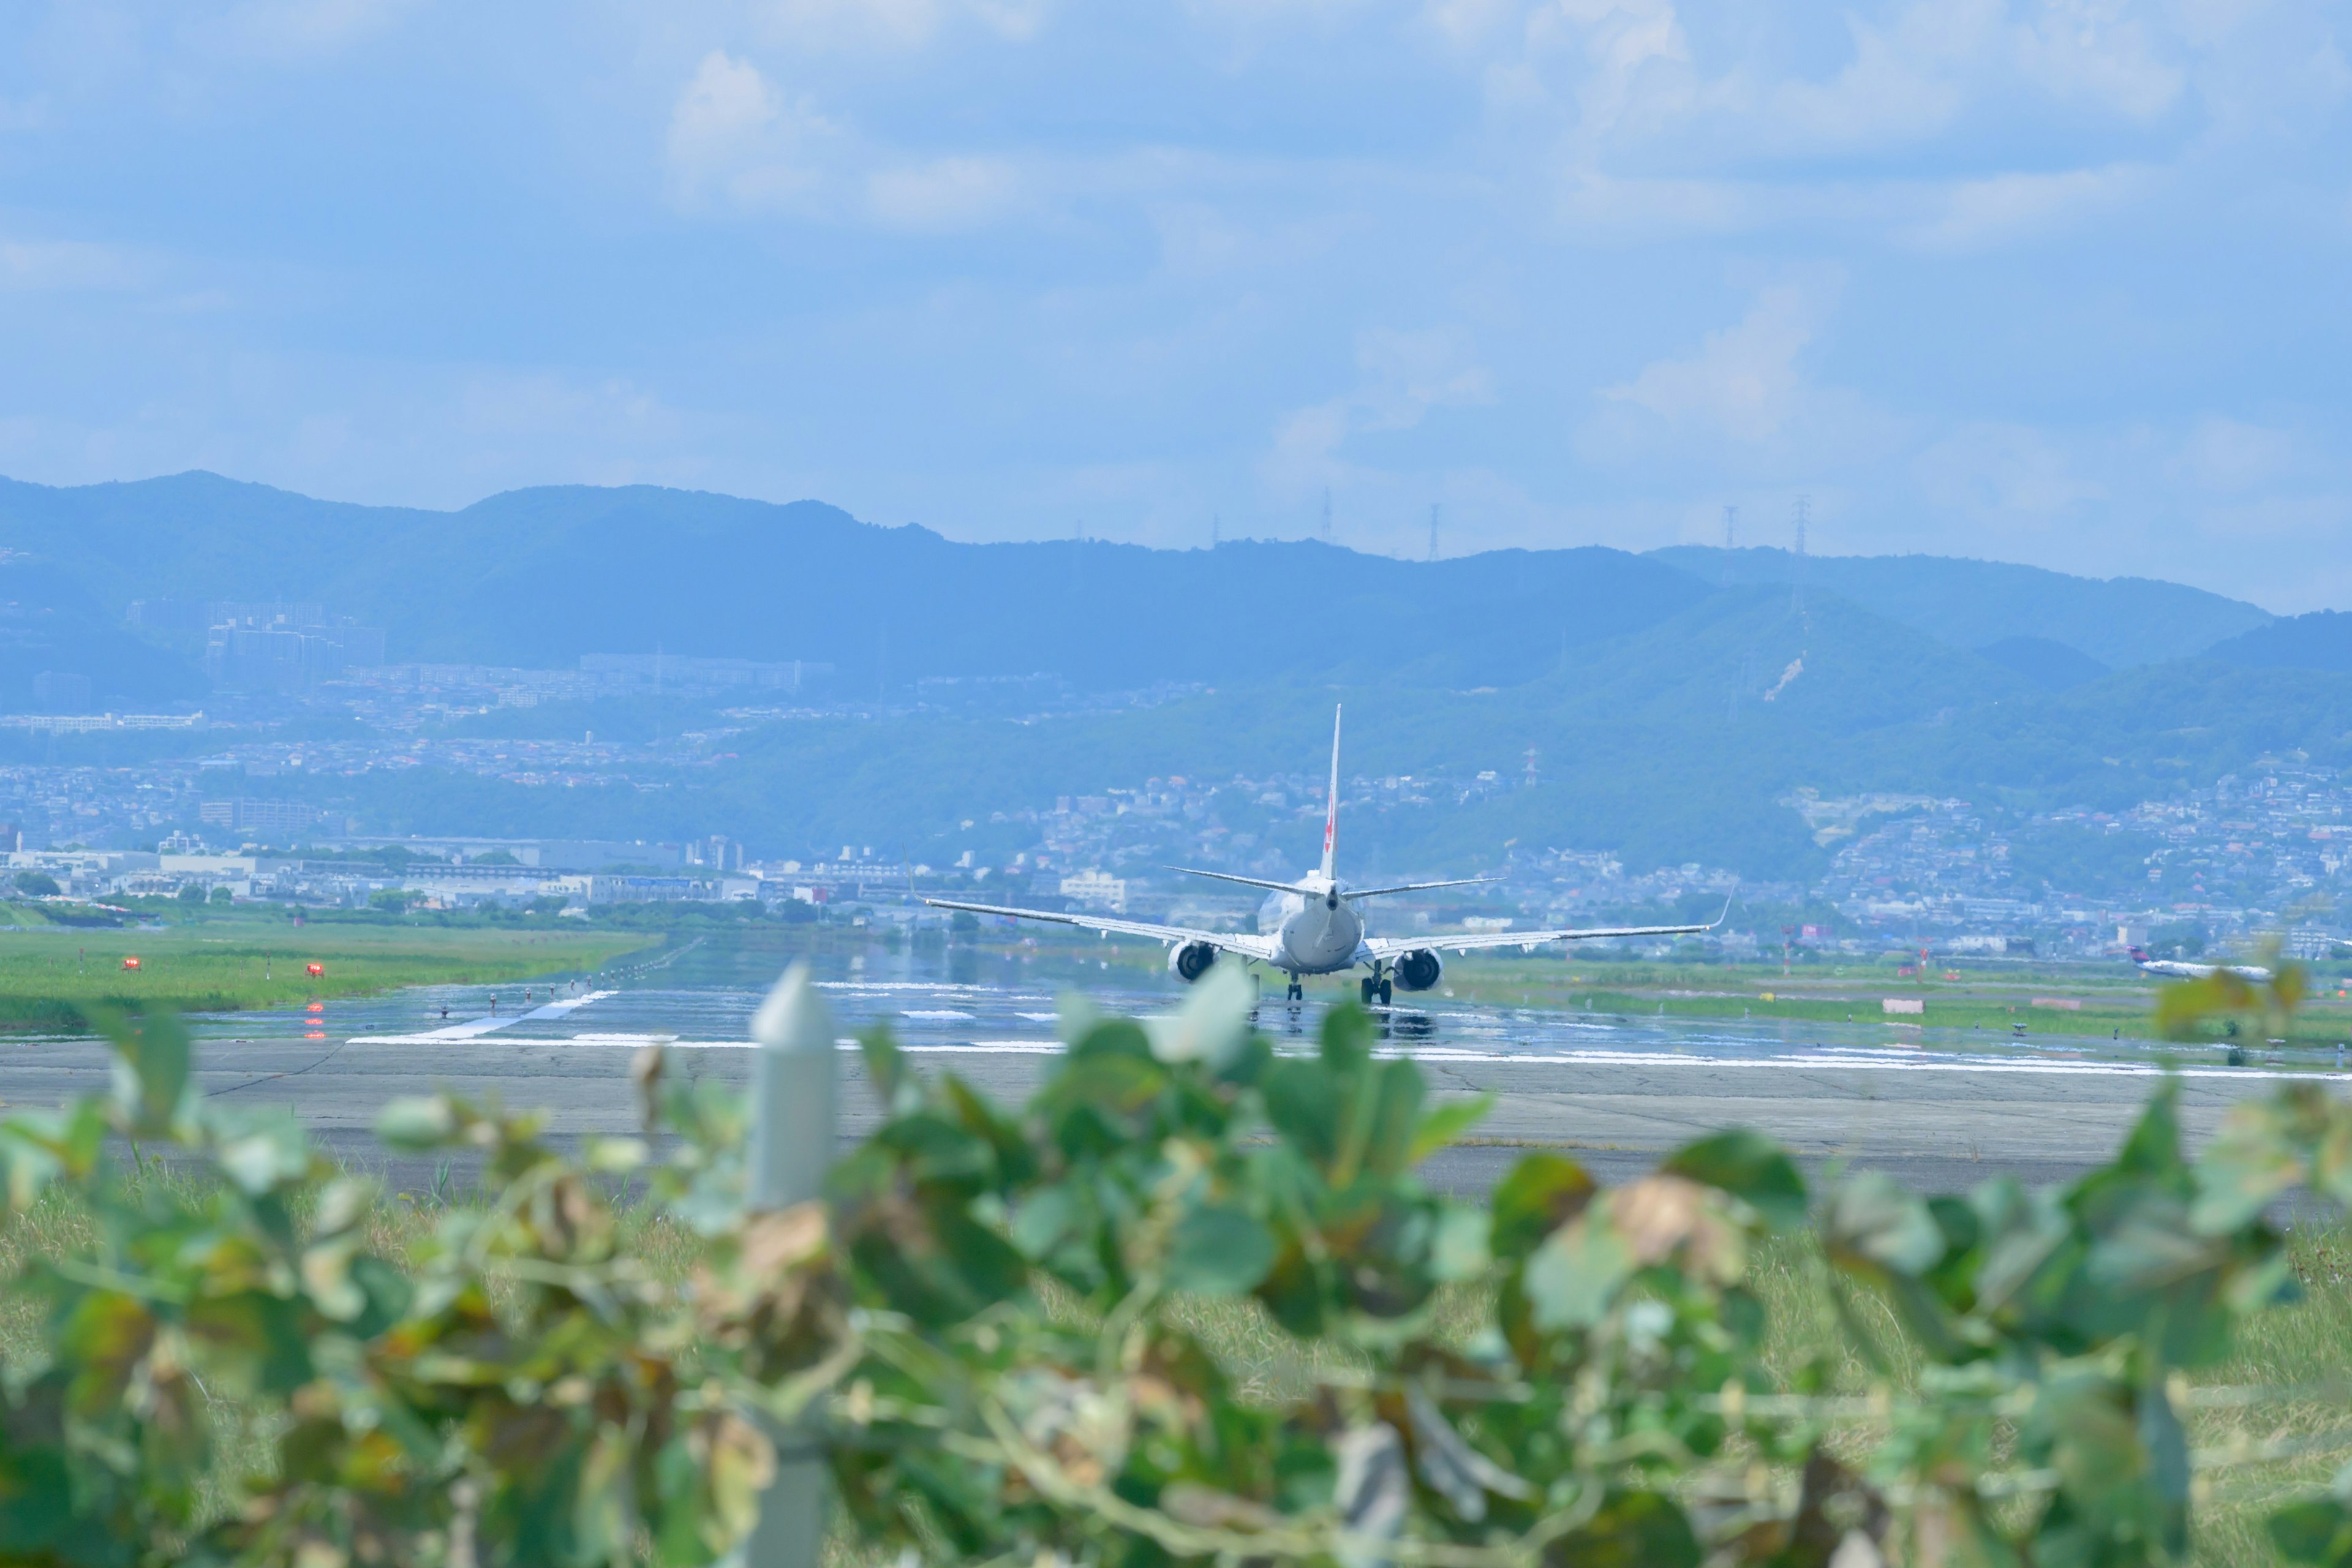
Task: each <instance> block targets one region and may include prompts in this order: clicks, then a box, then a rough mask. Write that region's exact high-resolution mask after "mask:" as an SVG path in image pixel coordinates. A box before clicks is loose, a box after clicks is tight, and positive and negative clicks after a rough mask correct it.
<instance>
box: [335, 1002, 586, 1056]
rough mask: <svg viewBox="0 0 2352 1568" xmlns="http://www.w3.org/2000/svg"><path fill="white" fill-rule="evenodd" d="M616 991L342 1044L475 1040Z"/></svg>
mask: <svg viewBox="0 0 2352 1568" xmlns="http://www.w3.org/2000/svg"><path fill="white" fill-rule="evenodd" d="M618 994H619V993H618V992H615V991H591V992H590V993H588V994H586V995H585V996H567V997H565V998H564V999H563V1000H562V1001H561V1002H550V1003H548V1004H547V1005H544V1006H541V1007H534V1008H532V1009H531V1010H530V1012H528V1013H512V1014H509V1015H508V1016H506V1017H503V1018H501V1017H499V1016H498V1015H497V1014H496V1013H486V1014H484V1015H483V1016H480V1017H478V1018H468V1019H467V1020H466V1021H465V1022H464V1023H462V1024H451V1025H449V1026H447V1027H446V1028H440V1029H429V1030H426V1031H425V1032H424V1033H422V1034H415V1035H353V1036H352V1037H351V1038H350V1039H348V1040H346V1041H344V1042H343V1043H344V1044H345V1045H350V1046H426V1045H438V1044H442V1043H444V1042H446V1041H449V1040H478V1039H479V1038H481V1037H483V1036H484V1035H488V1034H495V1033H497V1032H498V1031H499V1030H500V1029H505V1028H510V1027H512V1026H515V1025H517V1024H522V1023H529V1022H531V1021H533V1020H536V1019H542V1018H568V1017H570V1016H572V1014H574V1013H576V1012H578V1011H579V1010H580V1009H581V1008H583V1007H585V1006H586V1005H588V1004H589V1003H591V1002H599V1001H602V1000H604V998H605V997H607V996H615V995H618Z"/></svg>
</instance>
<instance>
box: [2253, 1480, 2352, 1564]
mask: <svg viewBox="0 0 2352 1568" xmlns="http://www.w3.org/2000/svg"><path fill="white" fill-rule="evenodd" d="M2270 1531H2271V1542H2272V1543H2273V1545H2275V1546H2276V1547H2277V1548H2278V1549H2279V1555H2280V1556H2282V1557H2284V1558H2285V1559H2286V1560H2287V1561H2288V1562H2290V1563H2323V1564H2325V1565H2326V1568H2352V1509H2347V1508H2346V1507H2345V1506H2344V1504H2343V1503H2341V1502H2339V1501H2337V1500H2336V1499H2334V1498H2332V1497H2324V1498H2312V1499H2309V1500H2306V1501H2304V1502H2296V1503H2289V1504H2288V1505H2287V1506H2286V1507H2284V1508H2283V1509H2281V1510H2278V1511H2277V1512H2276V1513H2274V1514H2273V1515H2271V1519H2270Z"/></svg>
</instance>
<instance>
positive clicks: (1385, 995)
mask: <svg viewBox="0 0 2352 1568" xmlns="http://www.w3.org/2000/svg"><path fill="white" fill-rule="evenodd" d="M1395 994H1396V993H1395V992H1394V991H1392V990H1391V989H1390V986H1389V983H1388V982H1387V981H1385V980H1383V981H1381V1006H1383V1007H1385V1006H1387V1005H1389V998H1390V997H1391V996H1393V995H1395Z"/></svg>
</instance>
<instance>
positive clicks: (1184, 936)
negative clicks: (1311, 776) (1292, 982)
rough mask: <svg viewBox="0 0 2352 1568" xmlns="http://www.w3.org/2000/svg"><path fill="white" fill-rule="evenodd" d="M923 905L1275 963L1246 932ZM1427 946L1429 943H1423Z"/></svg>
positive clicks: (1269, 943) (1263, 941) (1269, 948)
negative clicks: (1198, 945)
mask: <svg viewBox="0 0 2352 1568" xmlns="http://www.w3.org/2000/svg"><path fill="white" fill-rule="evenodd" d="M923 902H925V903H927V904H929V905H930V906H931V908H933V909H935V910H966V911H967V912H969V913H971V914H975V915H1007V916H1010V917H1011V918H1013V919H1014V920H1021V921H1048V922H1049V923H1051V924H1054V925H1064V926H1076V927H1078V928H1079V929H1081V930H1083V931H1104V932H1107V933H1108V934H1110V935H1112V936H1139V937H1144V938H1147V939H1149V940H1150V941H1152V942H1171V943H1172V942H1207V943H1208V944H1209V945H1210V946H1211V947H1213V948H1215V949H1217V950H1218V951H1219V952H1237V953H1239V954H1241V955H1242V956H1243V957H1244V958H1255V959H1258V960H1260V961H1262V962H1264V963H1273V962H1274V944H1275V939H1274V938H1273V937H1270V936H1252V935H1250V934H1249V933H1248V932H1246V931H1194V930H1192V928H1191V927H1189V926H1162V925H1153V924H1151V923H1150V921H1122V920H1110V919H1106V918H1105V917H1103V916H1101V915H1068V914H1063V913H1061V912H1060V911H1058V910H1016V909H1011V908H1008V907H1006V906H1004V905H1003V904H966V903H960V902H958V901H957V900H953V899H925V900H923ZM1422 945H1423V946H1424V947H1426V946H1427V945H1428V943H1426V942H1424V943H1423V944H1422Z"/></svg>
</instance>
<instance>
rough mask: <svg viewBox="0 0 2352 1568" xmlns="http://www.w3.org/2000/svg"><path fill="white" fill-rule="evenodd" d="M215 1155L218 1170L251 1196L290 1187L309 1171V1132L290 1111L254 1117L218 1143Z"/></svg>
mask: <svg viewBox="0 0 2352 1568" xmlns="http://www.w3.org/2000/svg"><path fill="white" fill-rule="evenodd" d="M215 1157H216V1158H217V1159H218V1161H219V1163H220V1168H221V1172H222V1173H223V1174H224V1175H226V1176H227V1177H228V1179H229V1180H230V1181H231V1182H234V1183H235V1184H236V1187H237V1190H238V1191H240V1192H243V1193H245V1194H247V1195H249V1196H253V1197H258V1196H260V1195H261V1194H264V1193H274V1192H278V1191H279V1190H281V1189H283V1188H286V1187H290V1186H294V1185H296V1184H299V1183H301V1182H302V1181H304V1180H306V1179H307V1178H308V1177H309V1176H310V1173H311V1162H310V1135H309V1134H308V1133H306V1132H304V1131H302V1123H301V1121H299V1119H298V1118H296V1116H295V1115H294V1113H293V1112H292V1111H290V1110H281V1111H270V1112H265V1113H263V1114H262V1115H260V1116H257V1117H256V1118H254V1119H253V1120H252V1121H248V1122H247V1124H246V1125H245V1126H244V1127H243V1128H242V1129H241V1130H239V1131H237V1132H236V1134H234V1135H233V1136H231V1137H230V1138H229V1139H228V1140H227V1141H226V1142H224V1143H223V1144H222V1145H221V1147H220V1151H219V1153H218V1154H217V1155H216V1156H215Z"/></svg>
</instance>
